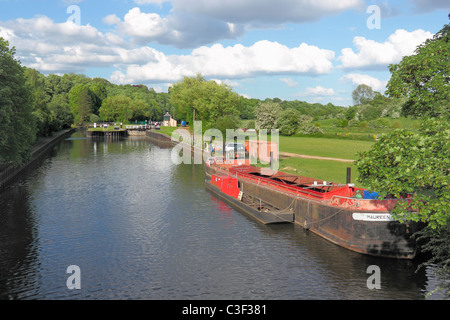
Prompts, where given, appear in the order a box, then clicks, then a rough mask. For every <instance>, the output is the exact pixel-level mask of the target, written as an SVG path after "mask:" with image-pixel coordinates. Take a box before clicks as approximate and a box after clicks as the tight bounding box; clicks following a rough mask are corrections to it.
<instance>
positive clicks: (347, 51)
mask: <svg viewBox="0 0 450 320" xmlns="http://www.w3.org/2000/svg"><path fill="white" fill-rule="evenodd" d="M432 36H433V34H432V33H430V32H427V31H424V30H422V29H418V30H415V31H412V32H409V31H406V30H403V29H399V30H396V31H395V32H394V33H393V34H392V35H390V36H389V38H388V39H387V40H386V41H385V42H383V43H381V42H377V41H374V40H369V39H366V38H364V37H354V38H353V44H354V45H355V47H356V48H357V51H356V52H355V51H353V49H351V48H344V49H342V51H341V53H342V54H341V56H339V57H338V60H339V61H341V62H342V64H341V67H342V68H344V69H372V70H375V69H385V68H386V67H387V66H388V65H389V64H391V63H398V62H400V61H401V59H402V58H403V57H404V56H408V55H411V54H413V53H414V51H415V49H416V48H417V46H418V45H419V44H422V43H423V42H425V40H427V39H429V38H431V37H432Z"/></svg>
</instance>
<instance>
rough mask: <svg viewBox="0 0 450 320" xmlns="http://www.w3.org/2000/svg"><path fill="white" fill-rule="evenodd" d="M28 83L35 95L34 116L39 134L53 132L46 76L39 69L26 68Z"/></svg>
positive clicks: (42, 135) (43, 135)
mask: <svg viewBox="0 0 450 320" xmlns="http://www.w3.org/2000/svg"><path fill="white" fill-rule="evenodd" d="M25 78H26V84H27V85H28V86H29V87H30V88H31V90H32V95H33V116H34V118H35V123H36V128H37V135H38V136H41V137H45V136H48V135H49V134H51V127H52V124H51V121H52V119H51V115H50V110H48V107H47V103H48V101H49V100H50V96H49V95H47V94H46V91H45V76H44V75H43V74H41V73H40V72H39V71H37V70H35V69H31V68H25Z"/></svg>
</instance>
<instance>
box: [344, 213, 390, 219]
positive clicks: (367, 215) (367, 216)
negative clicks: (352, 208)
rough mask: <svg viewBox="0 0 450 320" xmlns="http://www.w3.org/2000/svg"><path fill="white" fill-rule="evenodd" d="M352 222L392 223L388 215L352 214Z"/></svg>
mask: <svg viewBox="0 0 450 320" xmlns="http://www.w3.org/2000/svg"><path fill="white" fill-rule="evenodd" d="M352 217H353V220H359V221H394V218H392V215H391V214H390V213H359V212H354V213H353V214H352Z"/></svg>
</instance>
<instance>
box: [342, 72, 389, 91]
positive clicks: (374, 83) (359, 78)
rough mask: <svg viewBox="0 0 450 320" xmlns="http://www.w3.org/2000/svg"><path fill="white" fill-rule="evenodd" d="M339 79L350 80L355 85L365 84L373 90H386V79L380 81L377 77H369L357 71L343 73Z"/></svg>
mask: <svg viewBox="0 0 450 320" xmlns="http://www.w3.org/2000/svg"><path fill="white" fill-rule="evenodd" d="M340 80H341V81H344V82H351V83H352V84H354V85H355V86H358V85H360V84H365V85H368V86H369V87H371V88H372V89H373V90H374V91H379V92H384V91H385V90H386V85H387V82H388V80H385V81H381V80H379V79H377V78H374V77H371V76H369V75H367V74H359V73H349V74H346V75H343V76H342V77H341V78H340Z"/></svg>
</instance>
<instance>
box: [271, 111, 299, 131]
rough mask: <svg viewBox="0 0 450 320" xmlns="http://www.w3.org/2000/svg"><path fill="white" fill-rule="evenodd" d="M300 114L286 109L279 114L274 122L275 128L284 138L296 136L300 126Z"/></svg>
mask: <svg viewBox="0 0 450 320" xmlns="http://www.w3.org/2000/svg"><path fill="white" fill-rule="evenodd" d="M300 123H301V121H300V113H299V112H298V111H297V110H294V109H287V110H284V111H282V112H281V113H280V115H279V117H278V118H277V120H276V121H275V127H276V128H277V129H279V130H280V134H282V135H284V136H292V135H293V134H296V133H297V131H298V129H299V126H300Z"/></svg>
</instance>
